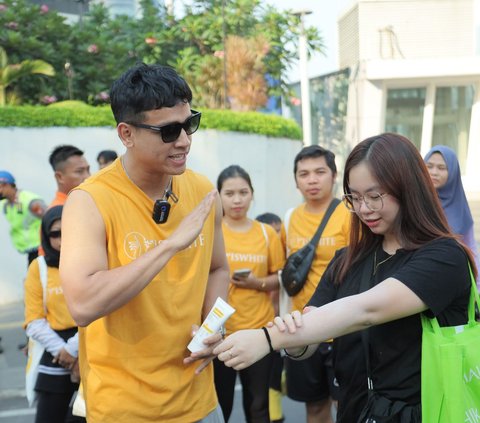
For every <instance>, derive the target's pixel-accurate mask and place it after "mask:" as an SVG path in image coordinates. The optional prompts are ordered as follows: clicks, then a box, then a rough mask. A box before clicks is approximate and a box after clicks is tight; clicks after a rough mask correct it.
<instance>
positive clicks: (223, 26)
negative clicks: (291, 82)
mask: <svg viewBox="0 0 480 423" xmlns="http://www.w3.org/2000/svg"><path fill="white" fill-rule="evenodd" d="M298 28H299V18H298V17H297V16H294V15H293V14H291V13H289V12H288V11H287V12H282V13H280V12H278V11H277V10H276V9H275V8H274V7H273V6H270V5H266V4H265V2H264V1H260V0H228V1H227V0H196V1H194V2H193V3H192V5H190V6H187V7H186V8H185V16H184V17H183V18H181V19H179V20H178V22H176V23H175V25H171V27H170V32H171V33H172V34H173V36H172V37H171V38H174V39H176V40H179V41H180V42H181V44H180V49H179V51H178V52H177V54H176V56H175V57H173V60H172V61H171V62H170V64H171V65H172V66H174V67H176V68H177V69H179V71H180V72H181V73H182V74H184V75H186V76H187V78H189V82H190V83H191V85H192V86H193V89H194V90H196V91H197V97H196V98H197V100H198V101H199V102H200V103H204V104H205V105H207V104H211V102H212V99H211V98H210V97H208V96H207V97H205V94H208V93H206V92H203V90H202V86H201V83H199V82H200V81H202V80H203V79H204V76H205V74H207V73H208V74H210V75H212V74H214V75H215V81H216V82H217V84H218V88H219V89H223V79H224V78H223V63H222V60H224V57H225V54H226V56H227V69H226V72H227V74H228V73H230V72H236V69H235V68H233V69H231V68H229V66H228V64H229V61H228V56H229V55H235V54H236V52H235V51H228V50H227V51H226V52H225V51H224V41H226V40H227V39H228V36H229V35H235V36H239V37H243V38H246V39H252V40H253V39H255V38H256V37H257V36H258V35H259V34H261V35H262V36H263V37H264V38H265V40H266V42H267V45H268V47H267V48H268V51H267V52H266V55H265V58H264V65H265V74H266V75H269V77H270V78H271V79H273V80H274V81H276V82H277V83H276V84H272V85H271V86H269V87H268V95H270V96H272V95H273V96H280V95H281V94H284V93H287V92H288V90H289V89H288V86H287V84H286V73H287V72H288V70H289V68H290V66H291V64H292V63H293V62H294V61H295V60H296V59H297V55H298V53H297V46H298ZM307 33H308V39H309V48H310V51H311V52H314V51H322V49H323V42H322V38H321V37H320V34H319V33H318V31H317V30H316V29H315V28H308V29H307ZM218 52H222V53H223V55H222V54H218ZM216 56H217V57H216ZM212 57H216V61H215V60H213V61H212ZM212 62H213V63H212ZM216 62H218V63H216ZM227 79H228V76H227ZM210 91H215V90H214V89H213V88H212V87H210ZM216 95H217V97H219V96H218V93H217V94H216ZM201 105H202V104H201ZM218 106H219V105H218V104H217V107H218Z"/></svg>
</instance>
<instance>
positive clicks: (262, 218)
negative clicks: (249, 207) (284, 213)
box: [255, 213, 282, 225]
mask: <svg viewBox="0 0 480 423" xmlns="http://www.w3.org/2000/svg"><path fill="white" fill-rule="evenodd" d="M255 220H258V221H259V222H262V223H267V224H268V225H271V224H272V223H282V219H280V217H278V216H277V215H276V214H275V213H263V214H259V215H258V216H257V217H256V218H255Z"/></svg>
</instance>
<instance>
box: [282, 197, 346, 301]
mask: <svg viewBox="0 0 480 423" xmlns="http://www.w3.org/2000/svg"><path fill="white" fill-rule="evenodd" d="M339 204H340V200H339V199H338V198H334V199H333V200H332V202H331V203H330V205H329V206H328V209H327V211H326V212H325V215H324V216H323V219H322V221H321V222H320V225H319V226H318V229H317V232H315V235H314V236H313V238H312V239H311V240H310V242H309V243H308V244H307V245H305V246H304V247H302V248H301V249H300V250H298V251H296V252H295V253H293V254H292V255H290V257H288V259H287V261H286V262H285V266H284V267H283V270H282V275H281V279H282V285H283V287H284V288H285V291H286V292H287V294H288V295H289V296H290V297H293V296H295V295H297V294H298V293H299V292H300V291H301V290H302V288H303V286H304V285H305V282H306V280H307V276H308V272H310V268H311V267H312V262H313V259H314V258H315V250H316V249H317V244H318V241H319V240H320V237H321V236H322V232H323V230H324V229H325V226H327V223H328V219H330V216H331V215H332V213H333V212H334V210H335V209H336V208H337V206H338V205H339ZM287 230H288V228H287Z"/></svg>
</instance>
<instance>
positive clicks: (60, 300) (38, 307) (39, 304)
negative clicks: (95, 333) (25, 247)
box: [24, 259, 77, 330]
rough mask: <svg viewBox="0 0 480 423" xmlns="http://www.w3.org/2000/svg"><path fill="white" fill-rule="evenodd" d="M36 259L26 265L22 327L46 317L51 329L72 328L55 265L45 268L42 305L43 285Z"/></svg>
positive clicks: (72, 322)
mask: <svg viewBox="0 0 480 423" xmlns="http://www.w3.org/2000/svg"><path fill="white" fill-rule="evenodd" d="M37 260H38V259H35V260H33V261H32V262H31V263H30V266H29V267H28V272H27V277H26V279H25V323H24V327H27V325H28V324H29V323H30V322H32V321H33V320H37V319H46V320H47V322H48V324H49V325H50V327H51V328H52V329H53V330H64V329H70V328H74V327H76V326H77V325H76V324H75V321H74V320H73V318H72V316H71V315H70V312H69V311H68V308H67V303H66V302H65V297H64V296H63V289H62V286H61V284H60V274H59V271H58V268H57V267H48V269H47V289H46V297H47V301H46V307H47V313H46V314H45V310H44V307H43V287H42V282H41V280H40V270H39V267H38V261H37Z"/></svg>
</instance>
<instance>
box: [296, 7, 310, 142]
mask: <svg viewBox="0 0 480 423" xmlns="http://www.w3.org/2000/svg"><path fill="white" fill-rule="evenodd" d="M311 13H312V11H311V10H299V11H297V12H293V14H294V15H296V16H298V17H299V18H300V34H299V39H298V51H299V59H300V62H299V67H300V93H301V101H302V130H303V145H304V146H307V145H312V112H311V109H310V81H309V79H308V44H307V34H306V32H305V25H304V22H303V18H304V16H305V15H309V14H311Z"/></svg>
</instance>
